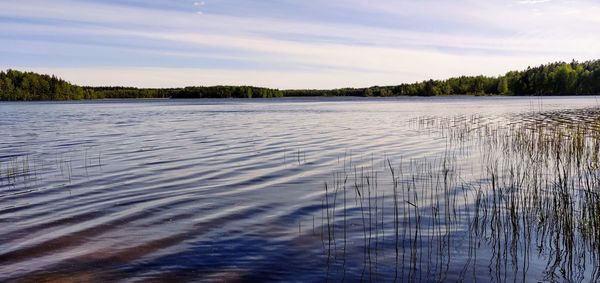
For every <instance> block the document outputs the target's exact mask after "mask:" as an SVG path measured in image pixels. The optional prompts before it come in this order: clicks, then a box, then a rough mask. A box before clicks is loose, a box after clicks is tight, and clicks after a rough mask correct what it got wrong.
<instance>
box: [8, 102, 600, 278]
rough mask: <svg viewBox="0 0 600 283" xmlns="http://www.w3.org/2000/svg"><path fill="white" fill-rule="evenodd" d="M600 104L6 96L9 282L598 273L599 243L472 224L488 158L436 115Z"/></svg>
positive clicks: (554, 111) (479, 116)
mask: <svg viewBox="0 0 600 283" xmlns="http://www.w3.org/2000/svg"><path fill="white" fill-rule="evenodd" d="M598 105H600V104H599V102H598V99H597V98H595V97H585V98H543V99H539V98H506V97H495V98H489V97H484V98H473V97H469V98H467V97H456V98H419V99H409V98H403V99H280V100H252V101H249V100H193V101H106V102H104V101H103V102H83V103H0V129H1V137H0V227H2V228H1V229H0V281H13V280H23V281H43V280H50V281H51V280H56V281H61V282H64V281H68V280H72V281H78V282H82V281H83V282H86V281H97V282H107V281H121V280H122V281H125V282H148V281H179V282H182V281H233V282H237V281H303V282H306V281H308V282H322V281H334V282H338V281H350V282H353V281H359V280H362V281H398V282H401V281H426V282H435V281H450V282H454V281H459V280H461V281H466V282H474V281H480V282H489V281H496V282H505V281H516V282H520V281H538V280H539V281H542V280H543V281H547V280H549V281H553V280H554V281H564V280H572V281H583V282H588V281H593V280H594V278H595V277H594V276H596V275H595V272H596V271H595V270H596V268H597V266H598V264H597V261H595V257H594V255H593V253H592V252H591V251H587V250H585V249H584V250H582V251H581V252H580V253H578V255H580V256H579V261H577V260H575V262H574V263H573V262H570V263H569V262H567V263H563V260H562V259H561V260H560V265H557V266H553V264H552V263H553V261H556V250H552V249H551V250H544V249H541V248H540V247H539V246H541V245H542V244H540V243H537V242H536V241H535V240H533V241H532V242H533V243H534V244H535V243H537V245H534V246H535V247H533V248H528V247H527V245H525V244H524V243H525V241H524V240H523V239H525V238H527V237H526V236H523V237H520V238H519V237H517V238H518V240H516V241H514V242H513V243H512V245H511V243H508V240H507V238H506V236H504V237H502V236H500V237H498V238H493V237H490V236H489V233H488V232H486V231H481V232H477V233H474V232H473V231H474V229H473V227H474V226H475V225H474V224H473V223H474V221H476V217H474V216H475V211H476V209H474V207H476V206H477V199H476V198H475V197H474V195H476V194H474V193H473V191H472V190H473V189H472V188H474V187H476V186H474V185H473V184H477V183H478V182H479V183H481V182H482V179H481V178H480V177H479V173H480V172H482V169H481V167H482V163H481V162H482V161H481V160H482V157H483V156H484V155H485V154H486V153H485V151H481V150H480V149H481V147H480V146H479V145H478V144H477V141H472V140H471V141H469V142H462V143H460V144H458V143H453V142H452V141H451V140H450V139H449V137H448V135H447V134H444V133H445V131H446V130H448V129H447V128H446V129H445V128H444V127H435V126H434V127H428V126H427V125H432V124H433V122H431V121H435V119H442V121H454V122H456V121H466V123H467V125H468V124H469V123H473V124H475V123H476V124H477V125H488V124H492V123H497V124H499V125H507V124H518V123H523V122H526V121H530V120H531V119H534V120H540V121H546V120H545V119H550V120H551V117H554V116H556V115H558V116H560V115H561V113H567V114H565V115H571V114H568V113H579V112H578V111H582V113H584V114H582V115H583V116H584V117H585V115H595V114H594V113H595V112H593V111H592V112H589V111H590V108H594V107H596V106H598ZM585 111H587V112H585ZM585 113H592V114H585ZM577 115H579V114H577ZM582 115H580V116H578V117H581V116H582ZM532 117H534V118H532ZM540 117H541V118H540ZM548 117H550V118H548ZM561 117H562V116H561ZM594 117H595V116H594ZM444 119H445V120H444ZM548 123H550V122H548ZM446 162H447V163H450V162H451V163H452V164H453V165H452V169H451V170H446V169H445V168H448V167H449V166H448V165H447V164H446ZM390 168H392V169H394V168H397V169H396V170H395V171H394V174H393V175H392V170H390ZM450 171H451V172H450ZM500 171H501V172H500V174H504V173H505V172H504V171H502V170H500ZM400 172H401V173H400ZM448 172H450V173H448ZM448 175H451V176H450V177H448ZM440 176H441V177H440ZM395 178H398V179H395ZM393 180H398V182H399V183H400V185H398V189H397V190H400V191H401V198H400V200H396V202H395V201H394V197H393V196H394V185H393ZM411 184H412V185H411ZM479 188H481V186H479ZM326 189H327V190H326ZM397 194H398V193H397ZM397 194H396V195H397ZM490 207H491V206H490ZM394 211H396V212H398V214H399V215H398V217H396V216H395V215H396V214H395V213H394ZM485 225H487V224H485ZM485 225H482V226H485ZM518 225H521V224H518ZM492 226H493V225H492ZM503 227H504V226H503ZM491 229H492V231H493V227H492V228H491ZM506 229H508V228H505V229H504V230H503V231H506ZM396 231H399V232H398V233H396ZM519 233H520V232H519ZM519 233H515V234H514V235H519ZM506 234H507V233H506ZM536 234H539V231H538V232H537V233H536ZM498 235H499V234H498ZM502 239H504V241H505V242H506V245H500V244H499V243H500V242H502V241H503V240H502ZM511 239H512V238H511ZM553 251H554V252H553ZM582 258H583V259H584V260H581V259H582ZM582 261H583V262H585V263H584V264H582Z"/></svg>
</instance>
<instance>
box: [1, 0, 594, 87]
mask: <svg viewBox="0 0 600 283" xmlns="http://www.w3.org/2000/svg"><path fill="white" fill-rule="evenodd" d="M542 1H544V0H522V1H516V2H512V1H511V2H506V1H499V0H491V1H474V0H461V1H459V2H460V3H458V4H457V2H455V1H433V0H426V1H405V2H398V1H392V0H379V1H368V2H367V1H359V0H348V1H344V3H341V2H339V1H324V2H323V4H322V5H323V6H324V9H325V8H327V9H338V8H339V9H342V7H341V6H342V5H343V6H345V7H346V8H347V7H351V9H354V10H356V11H357V12H359V11H362V12H363V13H367V12H369V13H379V14H380V15H381V17H382V18H385V17H390V18H392V19H403V17H412V18H421V19H428V20H429V21H431V26H424V27H418V28H401V27H398V26H394V25H385V24H374V23H372V22H361V21H356V22H347V21H337V22H336V21H333V22H327V23H324V22H320V21H302V20H299V19H296V20H292V19H286V18H275V17H250V16H244V17H240V16H227V15H212V14H207V13H204V15H203V16H202V17H198V16H196V15H194V13H184V12H176V11H160V10H154V9H142V8H133V7H125V6H116V5H108V4H97V3H90V2H80V1H79V2H78V1H65V0H57V1H54V2H53V5H48V4H47V2H46V1H37V0H34V1H19V2H13V1H3V2H0V16H5V17H20V18H29V19H31V18H32V17H33V18H35V19H38V18H39V19H51V20H68V21H71V22H75V23H77V22H80V23H82V24H72V25H71V24H70V25H60V24H59V25H42V24H34V23H30V24H24V23H8V24H3V28H4V29H7V30H15V31H19V32H21V33H23V34H46V35H53V36H57V37H68V38H86V37H90V36H96V37H103V38H107V40H109V41H112V42H119V41H121V40H122V39H123V38H127V39H128V40H130V41H134V43H133V46H130V47H127V48H128V49H131V50H136V49H137V50H139V51H140V52H154V53H157V54H162V55H164V56H165V58H169V56H188V57H198V58H201V57H213V58H225V59H228V60H233V61H235V60H240V61H245V62H247V61H252V62H255V63H257V64H260V67H257V68H256V69H250V70H241V69H239V68H236V67H235V65H233V66H230V67H228V68H224V67H221V66H214V67H213V68H206V67H205V66H202V67H198V68H187V69H169V68H164V67H163V68H140V67H136V66H135V64H134V63H132V65H131V66H129V67H110V68H106V67H104V68H97V67H94V66H93V64H90V66H89V67H86V66H84V67H79V68H50V67H49V66H44V65H31V64H22V65H21V66H20V67H35V69H36V70H40V71H45V72H55V73H57V74H58V75H61V76H65V77H66V78H67V79H70V80H72V81H74V82H77V83H84V84H92V85H105V84H112V83H111V82H114V84H119V85H136V86H181V85H190V84H203V85H209V84H254V85H262V86H269V87H283V88H297V87H318V88H327V87H342V86H368V85H372V84H380V85H382V84H397V83H401V82H411V81H416V80H422V79H427V78H444V77H449V76H455V75H462V74H487V75H497V74H501V73H503V72H505V71H507V70H510V69H520V68H525V67H527V66H528V65H537V64H541V63H546V62H548V61H555V60H571V59H573V58H575V59H580V60H585V59H594V58H600V48H599V47H600V37H598V36H597V34H600V33H599V31H600V30H599V27H600V18H598V17H597V16H595V15H597V14H598V13H600V9H598V7H596V6H595V5H591V4H592V3H593V2H588V1H577V2H569V3H566V2H563V1H544V5H533V4H534V2H535V3H538V4H539V3H542ZM202 3H203V2H196V3H195V4H194V6H196V7H200V6H203V4H202ZM432 4H435V5H432ZM524 4H532V5H524ZM527 6H535V7H536V8H535V9H539V12H538V13H535V12H534V11H533V10H532V9H531V7H527ZM32 15H35V16H32ZM358 18H360V14H359V16H358ZM158 19H164V20H158ZM437 25H440V26H437ZM442 25H446V26H442ZM452 25H454V26H456V27H455V28H452ZM23 40H24V41H27V40H28V39H23ZM29 40H30V47H27V46H25V47H27V48H25V49H30V50H31V52H36V51H35V50H36V49H38V50H39V49H43V47H44V46H45V45H44V44H45V43H43V42H39V41H38V40H31V39H29ZM40 40H42V39H40ZM136 40H137V41H139V42H140V43H138V44H135V41H136ZM142 40H146V41H147V40H152V41H158V42H163V43H164V44H165V45H169V46H170V45H172V46H174V47H177V46H183V45H185V46H186V50H177V49H176V48H174V49H169V50H162V51H161V50H160V49H159V50H156V48H155V47H153V46H150V47H152V48H150V47H149V46H146V45H145V43H142ZM64 44H65V45H66V47H68V46H71V47H72V48H78V46H80V45H81V43H69V42H65V43H64ZM23 45H27V44H23ZM97 48H98V49H99V51H100V52H101V51H102V48H104V47H103V46H102V45H99V46H98V47H97ZM194 48H197V49H198V50H199V51H197V52H195V51H194ZM206 48H209V49H211V50H212V51H205V50H204V49H206ZM2 50H4V51H10V47H6V46H4V47H2ZM200 50H202V51H200ZM200 52H201V53H200ZM0 56H1V55H0ZM90 56H92V57H93V56H94V55H90ZM0 58H1V57H0ZM84 63H85V62H84ZM106 64H108V65H110V62H106ZM121 65H122V64H121ZM305 65H306V66H308V67H307V68H301V67H298V66H305ZM285 66H288V68H285ZM6 67H12V68H17V67H19V66H6ZM158 67H160V66H158ZM281 68H284V69H285V70H283V71H282V70H280V69H281ZM53 70H54V71H53Z"/></svg>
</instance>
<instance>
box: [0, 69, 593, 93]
mask: <svg viewBox="0 0 600 283" xmlns="http://www.w3.org/2000/svg"><path fill="white" fill-rule="evenodd" d="M462 94H467V95H587V94H600V60H595V61H586V62H577V61H572V62H571V63H565V62H556V63H551V64H546V65H541V66H539V67H535V68H527V70H524V71H511V72H508V73H506V74H505V75H503V76H498V77H487V76H462V77H457V78H450V79H447V80H428V81H423V82H417V83H412V84H401V85H397V86H383V87H379V86H375V87H370V88H343V89H332V90H310V89H307V90H278V89H268V88H260V87H251V86H212V87H186V88H171V89H145V88H144V89H140V88H126V87H81V86H76V85H73V84H70V83H68V82H66V81H64V80H62V79H59V78H57V77H55V76H48V75H40V74H36V73H31V72H20V71H16V70H8V71H5V72H4V71H3V72H0V100H80V99H108V98H270V97H283V96H435V95H462Z"/></svg>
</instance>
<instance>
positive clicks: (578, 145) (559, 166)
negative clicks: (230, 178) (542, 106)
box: [327, 110, 600, 282]
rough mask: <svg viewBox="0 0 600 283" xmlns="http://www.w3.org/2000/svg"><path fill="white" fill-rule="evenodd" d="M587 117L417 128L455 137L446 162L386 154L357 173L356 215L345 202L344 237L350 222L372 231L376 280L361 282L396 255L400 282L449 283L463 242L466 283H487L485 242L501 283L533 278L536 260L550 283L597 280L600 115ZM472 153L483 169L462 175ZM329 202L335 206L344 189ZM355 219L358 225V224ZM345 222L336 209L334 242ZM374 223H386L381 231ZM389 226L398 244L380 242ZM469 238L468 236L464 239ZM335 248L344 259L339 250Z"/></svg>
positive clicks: (369, 245)
mask: <svg viewBox="0 0 600 283" xmlns="http://www.w3.org/2000/svg"><path fill="white" fill-rule="evenodd" d="M590 111H591V110H590ZM593 113H595V112H593ZM589 114H590V113H589V112H587V113H583V114H581V113H568V114H564V113H562V114H561V115H557V116H553V115H551V113H550V114H548V113H543V114H540V113H534V114H531V116H528V117H520V119H519V120H520V121H522V122H520V123H508V122H506V121H507V120H506V119H498V118H497V117H494V118H489V119H488V118H484V117H482V116H469V117H465V116H460V117H451V118H445V117H441V118H436V117H424V118H423V119H417V120H413V121H410V123H412V124H413V125H415V128H416V129H417V130H419V131H422V132H424V133H426V134H430V135H440V136H442V137H444V138H445V139H447V141H448V142H447V145H448V147H447V149H446V150H445V152H443V153H442V154H441V155H440V156H439V157H438V158H433V159H431V158H429V159H427V158H423V159H412V160H409V161H408V162H403V161H401V162H399V163H396V164H395V163H394V161H393V160H391V159H389V158H386V159H385V160H384V162H382V163H381V164H382V165H379V166H378V167H377V166H376V165H375V163H373V164H372V165H371V166H370V168H364V167H361V168H360V169H357V168H356V167H355V168H354V176H350V178H353V180H351V181H350V183H352V184H354V190H355V203H356V207H355V208H348V207H347V206H346V203H345V202H344V206H343V207H342V208H341V209H342V210H343V211H344V212H343V215H344V221H343V222H342V224H341V225H342V226H343V228H342V229H343V231H344V238H345V237H346V233H347V231H348V229H349V227H347V225H348V223H351V224H350V225H351V227H352V225H354V227H356V225H358V226H359V227H360V229H361V230H362V238H363V242H362V244H360V245H362V250H363V253H364V269H363V273H365V272H366V273H367V274H366V275H365V277H361V279H365V280H366V279H369V280H372V279H374V278H378V276H379V271H378V270H381V269H383V267H384V266H385V265H386V264H387V265H390V263H387V262H385V261H378V260H377V258H378V257H377V255H378V253H379V251H380V250H381V252H382V253H385V250H386V248H387V249H390V250H391V251H392V253H391V254H393V260H392V261H393V263H392V264H391V265H393V268H394V269H395V272H394V275H393V276H394V280H396V281H422V280H432V281H445V280H447V279H448V277H447V275H448V274H447V272H448V270H449V266H450V265H451V264H452V256H453V254H454V250H453V249H454V248H456V245H458V244H460V245H466V246H467V251H466V253H467V261H466V262H465V263H464V266H463V267H462V268H461V272H460V274H459V276H460V278H462V279H461V280H464V279H465V278H466V277H467V276H473V277H474V278H476V277H478V276H481V275H480V274H478V271H477V261H478V259H479V258H480V257H481V255H480V254H478V251H479V250H481V248H482V246H485V247H486V250H487V252H486V253H488V254H487V255H486V256H487V258H488V260H489V262H488V269H489V276H490V278H491V279H493V280H494V281H501V282H502V281H507V280H509V279H510V278H513V280H522V281H527V280H528V278H529V277H528V276H530V274H529V272H530V266H531V260H532V259H538V260H539V259H543V260H545V261H546V266H545V267H544V272H543V274H539V275H536V276H542V277H543V280H546V281H563V280H566V281H574V282H581V281H588V280H589V281H597V280H599V279H600V277H599V276H600V272H599V270H598V262H599V259H600V245H599V239H600V171H599V170H600V168H599V165H598V160H599V157H600V156H599V153H600V119H594V120H590V118H589ZM594 117H598V116H597V115H596V116H594ZM498 120H499V122H498ZM494 121H496V122H494ZM469 148H476V149H477V150H476V151H473V150H467V149H469ZM473 157H476V158H479V159H480V161H479V162H476V164H471V166H469V167H470V168H474V167H476V166H472V165H479V167H480V168H481V169H479V170H473V169H472V170H471V171H470V172H465V171H464V170H462V167H461V166H464V165H465V164H464V162H468V161H467V160H472V158H473ZM470 158H471V159H470ZM471 162H473V161H471ZM467 165H468V164H467ZM345 166H346V165H345ZM375 167H377V168H375ZM386 172H387V174H388V175H389V176H390V181H389V182H384V183H385V184H386V185H388V186H389V187H390V188H389V189H386V188H381V187H380V186H379V185H377V186H376V185H374V184H379V183H380V178H381V177H380V175H381V174H382V173H386ZM342 180H343V182H342ZM347 181H348V174H341V175H335V176H334V182H333V183H346V182H347ZM344 192H345V191H344ZM385 192H388V195H389V198H388V199H387V201H388V202H391V204H390V205H386V204H385V203H386V200H385V195H386V193H385ZM327 194H328V195H329V194H333V195H330V196H329V197H333V199H335V195H336V194H338V191H337V190H333V191H331V190H329V191H328V192H327ZM328 205H334V206H336V205H335V202H333V203H331V202H329V203H328ZM332 210H333V211H335V209H332ZM348 210H350V211H348ZM328 211H330V210H328ZM353 212H354V214H355V215H358V216H359V218H360V221H358V222H354V221H353V220H352V218H353V216H352V215H353ZM335 214H337V213H336V212H333V215H330V214H329V213H328V219H329V220H330V221H331V223H330V222H328V223H330V224H328V227H329V226H331V229H333V232H332V233H330V234H328V235H327V236H328V237H334V238H335V237H336V233H335V230H336V229H337V226H336V225H337V224H336V223H337V221H335ZM373 216H375V219H379V218H380V219H381V221H380V222H379V223H381V224H374V223H377V220H376V221H375V222H373ZM348 218H350V220H349V221H348ZM354 227H353V228H352V229H356V228H354ZM386 229H388V230H391V231H388V235H393V237H391V238H390V237H379V235H380V232H381V233H382V234H385V233H386V231H385V230H386ZM463 231H466V239H457V235H460V234H461V233H463ZM332 241H335V240H334V239H332ZM465 241H466V244H465ZM346 244H347V242H346V240H344V252H343V255H342V256H344V257H345V256H346ZM352 244H354V245H359V243H358V242H353V243H352ZM373 246H374V247H375V248H374V249H373ZM378 247H382V248H381V249H380V248H378ZM328 248H330V250H328V253H331V254H332V255H336V250H335V249H336V247H335V245H333V246H329V247H328ZM331 249H333V250H331ZM373 252H375V259H374V260H373V258H372V253H373ZM334 257H335V256H334ZM344 262H345V260H344ZM380 265H381V266H382V268H379V266H380ZM468 270H472V273H471V274H469V271H468ZM536 278H540V277H536Z"/></svg>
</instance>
